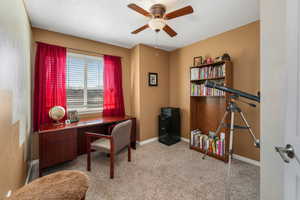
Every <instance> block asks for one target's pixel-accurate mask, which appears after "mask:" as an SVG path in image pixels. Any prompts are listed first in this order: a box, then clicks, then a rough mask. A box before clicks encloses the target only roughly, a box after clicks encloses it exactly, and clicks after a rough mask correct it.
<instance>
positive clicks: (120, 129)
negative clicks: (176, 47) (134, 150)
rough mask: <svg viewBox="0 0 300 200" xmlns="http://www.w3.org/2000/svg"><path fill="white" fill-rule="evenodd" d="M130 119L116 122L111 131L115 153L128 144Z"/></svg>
mask: <svg viewBox="0 0 300 200" xmlns="http://www.w3.org/2000/svg"><path fill="white" fill-rule="evenodd" d="M131 126H132V121H131V120H127V121H125V122H121V123H119V124H117V125H116V126H115V127H114V128H113V129H112V132H111V135H112V136H113V138H114V144H115V153H116V152H118V151H120V150H121V149H123V148H124V147H125V146H127V145H129V144H130V136H131Z"/></svg>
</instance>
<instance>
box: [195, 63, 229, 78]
mask: <svg viewBox="0 0 300 200" xmlns="http://www.w3.org/2000/svg"><path fill="white" fill-rule="evenodd" d="M224 76H225V64H223V65H219V66H209V67H202V68H191V80H201V79H208V78H218V77H224Z"/></svg>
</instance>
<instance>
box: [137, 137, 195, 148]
mask: <svg viewBox="0 0 300 200" xmlns="http://www.w3.org/2000/svg"><path fill="white" fill-rule="evenodd" d="M157 140H158V137H154V138H150V139H147V140H143V141H141V142H140V141H138V142H137V144H139V145H140V146H142V145H145V144H149V143H151V142H155V141H157ZM181 140H182V141H183V142H188V143H189V142H190V140H189V139H187V138H184V137H182V138H181Z"/></svg>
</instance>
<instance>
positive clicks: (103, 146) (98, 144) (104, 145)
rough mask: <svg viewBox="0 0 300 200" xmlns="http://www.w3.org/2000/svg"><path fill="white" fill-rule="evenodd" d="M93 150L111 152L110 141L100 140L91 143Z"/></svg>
mask: <svg viewBox="0 0 300 200" xmlns="http://www.w3.org/2000/svg"><path fill="white" fill-rule="evenodd" d="M91 147H92V149H96V150H97V149H98V150H104V151H106V152H109V151H110V140H109V139H106V138H100V139H98V140H95V141H94V142H92V143H91Z"/></svg>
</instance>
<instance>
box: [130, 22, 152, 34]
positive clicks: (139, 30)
mask: <svg viewBox="0 0 300 200" xmlns="http://www.w3.org/2000/svg"><path fill="white" fill-rule="evenodd" d="M146 28H149V25H148V24H146V25H144V26H142V27H141V28H138V29H136V30H135V31H132V32H131V33H132V34H137V33H139V32H141V31H143V30H145V29H146Z"/></svg>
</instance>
